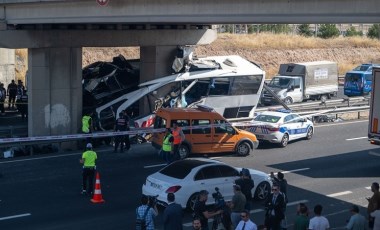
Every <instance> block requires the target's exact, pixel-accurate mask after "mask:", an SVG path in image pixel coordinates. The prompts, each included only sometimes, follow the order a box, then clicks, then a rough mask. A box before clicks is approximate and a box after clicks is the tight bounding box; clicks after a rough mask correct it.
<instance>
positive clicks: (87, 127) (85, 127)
mask: <svg viewBox="0 0 380 230" xmlns="http://www.w3.org/2000/svg"><path fill="white" fill-rule="evenodd" d="M92 114H93V113H92V112H85V113H84V115H83V117H82V133H84V134H90V133H92V130H93V123H92ZM86 143H87V144H88V143H91V137H87V138H86Z"/></svg>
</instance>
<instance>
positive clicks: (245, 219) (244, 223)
mask: <svg viewBox="0 0 380 230" xmlns="http://www.w3.org/2000/svg"><path fill="white" fill-rule="evenodd" d="M240 217H241V221H240V222H239V224H238V225H237V227H236V229H235V230H257V225H256V224H255V223H253V222H252V221H251V219H250V218H249V211H248V210H244V211H243V212H241V214H240Z"/></svg>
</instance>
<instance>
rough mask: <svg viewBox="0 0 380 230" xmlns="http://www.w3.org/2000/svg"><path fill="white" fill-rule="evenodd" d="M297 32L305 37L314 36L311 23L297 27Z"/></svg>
mask: <svg viewBox="0 0 380 230" xmlns="http://www.w3.org/2000/svg"><path fill="white" fill-rule="evenodd" d="M297 33H298V34H299V35H301V36H304V37H311V36H313V32H312V31H311V30H310V26H309V24H301V25H299V26H298V27H297Z"/></svg>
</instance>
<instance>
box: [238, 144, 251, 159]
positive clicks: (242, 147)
mask: <svg viewBox="0 0 380 230" xmlns="http://www.w3.org/2000/svg"><path fill="white" fill-rule="evenodd" d="M250 151H251V146H249V144H248V143H247V142H241V143H240V144H239V145H238V146H237V147H236V154H237V155H239V156H247V155H249V152H250Z"/></svg>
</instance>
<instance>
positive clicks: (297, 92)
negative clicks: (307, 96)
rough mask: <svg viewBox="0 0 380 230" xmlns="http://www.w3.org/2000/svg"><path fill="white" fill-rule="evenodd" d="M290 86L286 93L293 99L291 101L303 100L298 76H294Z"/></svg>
mask: <svg viewBox="0 0 380 230" xmlns="http://www.w3.org/2000/svg"><path fill="white" fill-rule="evenodd" d="M290 87H292V90H290V91H288V92H287V95H288V96H290V97H291V98H292V99H293V102H301V101H302V100H303V93H302V87H303V86H302V84H301V79H300V78H299V77H296V78H294V79H293V81H292V84H291V85H290Z"/></svg>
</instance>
